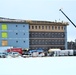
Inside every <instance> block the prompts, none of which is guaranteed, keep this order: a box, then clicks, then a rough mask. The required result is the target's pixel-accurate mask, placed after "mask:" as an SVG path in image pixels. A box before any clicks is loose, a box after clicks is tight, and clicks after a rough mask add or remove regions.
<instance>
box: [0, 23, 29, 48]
mask: <svg viewBox="0 0 76 75" xmlns="http://www.w3.org/2000/svg"><path fill="white" fill-rule="evenodd" d="M0 46H13V47H21V48H29V24H26V23H25V24H22V23H0Z"/></svg>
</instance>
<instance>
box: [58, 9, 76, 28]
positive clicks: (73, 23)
mask: <svg viewBox="0 0 76 75" xmlns="http://www.w3.org/2000/svg"><path fill="white" fill-rule="evenodd" d="M59 11H61V12H62V13H63V14H64V16H65V17H66V18H67V19H68V20H69V21H70V22H71V23H72V24H73V26H74V27H75V28H76V25H75V24H74V23H73V22H72V21H71V20H70V19H69V17H68V16H67V15H66V14H65V13H64V12H63V11H62V10H61V9H59Z"/></svg>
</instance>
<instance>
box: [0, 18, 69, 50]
mask: <svg viewBox="0 0 76 75" xmlns="http://www.w3.org/2000/svg"><path fill="white" fill-rule="evenodd" d="M67 25H68V23H67V22H51V21H33V20H17V19H9V18H0V46H13V47H21V48H26V49H37V48H42V49H43V50H48V49H50V48H60V49H67Z"/></svg>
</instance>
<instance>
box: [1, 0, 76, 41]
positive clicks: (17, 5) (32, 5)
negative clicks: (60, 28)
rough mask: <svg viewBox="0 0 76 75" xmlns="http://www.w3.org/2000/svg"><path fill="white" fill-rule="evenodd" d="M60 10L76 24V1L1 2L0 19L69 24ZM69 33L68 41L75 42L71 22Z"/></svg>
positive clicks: (8, 0) (30, 0) (34, 0)
mask: <svg viewBox="0 0 76 75" xmlns="http://www.w3.org/2000/svg"><path fill="white" fill-rule="evenodd" d="M60 8H63V11H64V12H65V14H66V15H67V16H68V17H69V18H70V19H71V20H72V21H73V22H74V23H75V24H76V21H75V20H76V0H1V1H0V17H6V18H14V19H26V20H45V21H55V20H57V21H65V22H69V21H68V19H67V18H66V17H65V16H64V15H63V14H62V13H61V12H60V11H59V9H60ZM67 32H68V33H67V40H68V41H75V39H76V35H75V34H76V33H75V32H76V28H75V27H74V26H73V25H72V24H71V23H70V22H69V26H68V27H67Z"/></svg>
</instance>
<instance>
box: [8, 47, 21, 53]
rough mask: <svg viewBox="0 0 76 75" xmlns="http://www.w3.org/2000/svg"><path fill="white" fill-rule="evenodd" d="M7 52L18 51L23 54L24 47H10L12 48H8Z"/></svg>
mask: <svg viewBox="0 0 76 75" xmlns="http://www.w3.org/2000/svg"><path fill="white" fill-rule="evenodd" d="M7 52H18V53H20V54H22V48H10V49H7Z"/></svg>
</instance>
